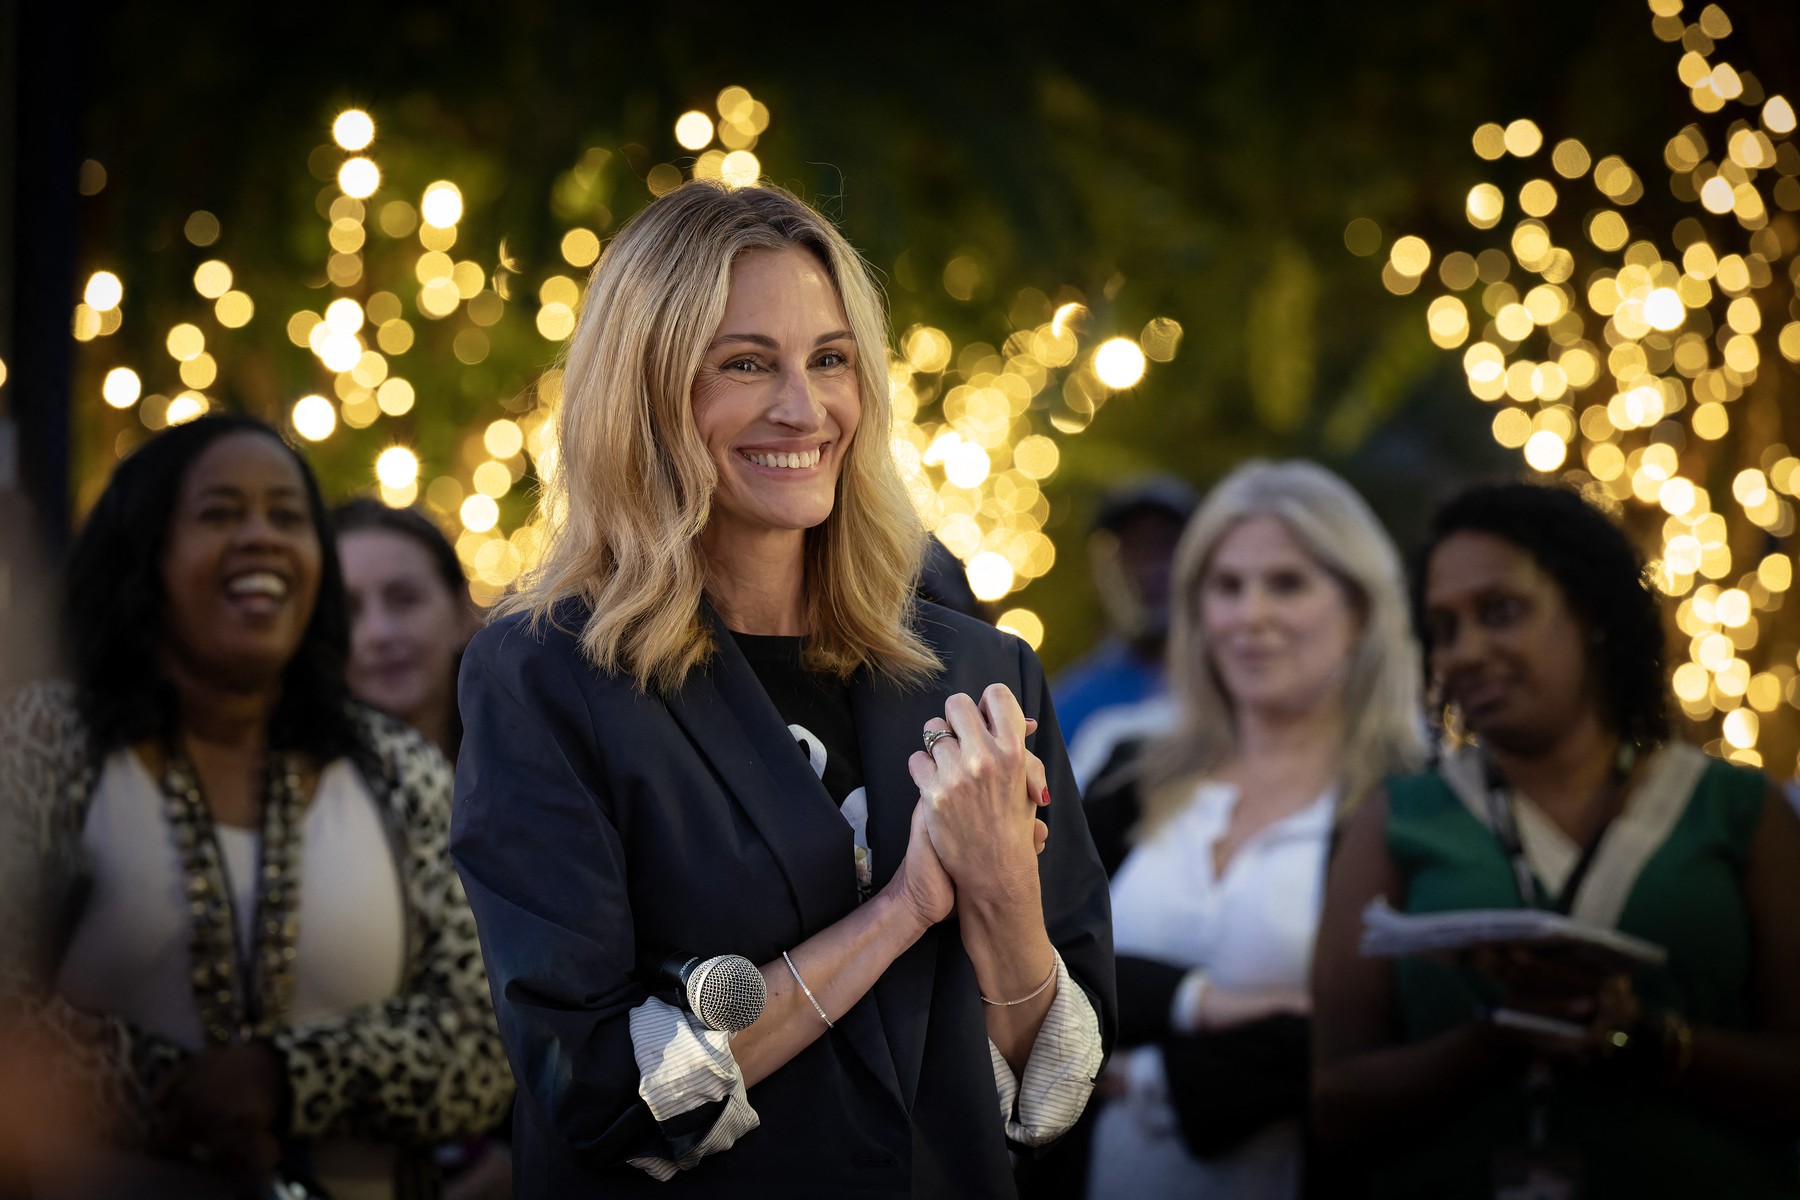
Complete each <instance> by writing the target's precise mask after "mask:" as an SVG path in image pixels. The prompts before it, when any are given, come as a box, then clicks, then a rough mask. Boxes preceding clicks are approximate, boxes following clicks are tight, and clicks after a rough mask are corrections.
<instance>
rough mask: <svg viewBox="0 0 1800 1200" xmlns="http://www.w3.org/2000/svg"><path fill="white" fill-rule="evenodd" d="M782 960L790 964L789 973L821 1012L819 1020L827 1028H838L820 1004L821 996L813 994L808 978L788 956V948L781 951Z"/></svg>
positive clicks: (817, 1011)
mask: <svg viewBox="0 0 1800 1200" xmlns="http://www.w3.org/2000/svg"><path fill="white" fill-rule="evenodd" d="M781 961H782V962H784V963H786V964H787V965H788V973H789V974H790V975H792V976H793V977H794V982H795V983H797V984H799V985H800V990H801V991H803V992H805V993H806V998H807V999H808V1000H811V1001H812V1006H813V1011H814V1012H816V1013H818V1014H819V1020H821V1021H823V1022H825V1028H827V1029H836V1028H837V1026H836V1025H833V1024H832V1023H831V1018H830V1017H828V1016H826V1015H825V1009H824V1008H823V1007H822V1006H821V1005H820V1004H819V998H818V997H817V996H815V995H813V993H812V989H811V988H809V987H807V986H806V980H804V979H802V978H800V968H799V967H796V966H795V965H794V960H793V959H791V958H789V957H788V952H787V951H786V950H783V951H782V952H781Z"/></svg>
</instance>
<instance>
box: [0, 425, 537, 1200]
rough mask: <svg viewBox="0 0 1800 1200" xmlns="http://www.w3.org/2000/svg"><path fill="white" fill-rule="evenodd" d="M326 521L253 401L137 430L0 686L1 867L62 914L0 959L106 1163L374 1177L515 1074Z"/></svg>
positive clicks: (233, 1179) (431, 814)
mask: <svg viewBox="0 0 1800 1200" xmlns="http://www.w3.org/2000/svg"><path fill="white" fill-rule="evenodd" d="M327 528H328V525H327V519H326V514H325V509H324V505H323V503H322V501H321V499H320V496H319V491H318V486H317V484H316V483H315V482H314V480H313V477H312V474H311V473H310V472H309V471H308V470H307V468H306V465H305V463H304V462H303V461H302V460H301V459H300V457H299V456H298V455H297V454H295V453H294V451H293V450H292V449H290V448H289V447H288V446H287V445H286V444H285V443H283V442H282V441H281V440H280V438H279V437H277V436H276V434H275V432H274V431H273V430H271V429H270V428H268V427H267V426H265V425H263V424H261V423H259V422H257V421H254V420H251V419H248V418H244V417H207V418H203V419H201V420H199V421H195V422H193V423H191V424H188V425H183V426H179V427H176V428H174V429H171V430H170V431H168V432H167V433H164V434H162V435H160V436H158V437H157V438H155V439H153V440H152V441H150V442H149V443H147V444H146V445H145V446H144V447H143V448H142V449H140V450H139V451H137V452H136V453H135V454H133V455H132V456H131V457H130V458H129V459H127V460H126V461H125V462H123V463H121V464H120V466H119V468H118V470H117V471H116V472H115V473H114V475H113V478H112V480H111V481H110V483H109V484H108V485H107V488H106V491H105V492H104V493H103V494H102V495H101V497H100V500H99V502H98V504H97V505H96V506H95V508H94V511H93V513H92V515H91V516H90V517H89V518H88V521H87V524H86V526H85V527H84V528H83V530H82V532H81V535H80V537H79V539H78V540H77V542H76V545H75V548H74V551H73V554H72V557H71V561H70V567H69V578H68V606H67V611H68V619H69V631H70V633H71V635H72V637H71V640H72V648H73V658H74V663H75V668H76V670H75V676H76V678H75V681H74V685H73V686H72V687H71V686H69V685H67V684H60V683H51V684H39V685H34V686H33V687H30V688H27V689H26V690H25V691H24V692H22V693H21V694H20V695H19V696H18V697H17V698H16V699H15V700H14V702H13V703H12V704H11V706H10V707H9V708H8V709H7V710H6V711H5V713H4V716H3V718H0V794H4V795H5V797H6V799H7V801H8V802H9V803H11V804H13V805H17V806H21V807H22V808H23V809H24V810H25V812H26V814H27V819H26V822H25V826H24V827H25V828H26V829H28V830H29V831H31V833H32V835H33V836H32V838H31V839H30V841H29V842H28V843H27V844H11V845H8V846H7V847H5V852H6V853H7V855H8V856H9V857H12V858H16V861H12V862H8V863H7V864H5V865H4V869H6V870H8V871H9V872H10V871H14V870H16V871H19V872H22V873H23V872H33V873H35V874H36V875H37V877H38V882H39V884H40V886H39V888H37V889H35V890H36V892H37V894H38V895H39V896H41V897H43V899H44V903H45V910H44V911H45V912H46V913H48V914H50V915H51V916H52V918H53V919H51V920H48V921H40V922H38V923H36V928H37V930H38V931H39V933H40V934H41V935H47V936H45V937H42V939H41V940H42V942H43V944H40V945H38V946H36V947H34V949H35V951H36V953H35V954H32V955H30V956H29V957H27V958H26V959H25V960H24V961H25V962H26V963H29V964H35V965H36V966H37V967H38V968H39V970H38V972H37V974H38V977H37V978H20V977H18V975H17V974H16V973H15V974H14V975H13V977H11V978H6V979H3V980H0V989H3V990H4V991H5V992H6V993H7V994H9V995H11V996H14V997H21V996H22V997H24V998H26V1001H27V1004H28V1008H29V1011H30V1012H31V1013H32V1015H33V1018H34V1021H35V1024H36V1026H37V1028H39V1029H40V1030H41V1031H43V1032H44V1033H45V1034H46V1035H47V1036H49V1037H51V1038H53V1039H55V1040H56V1041H57V1042H59V1043H60V1044H61V1045H62V1046H63V1047H64V1049H65V1050H66V1053H65V1054H64V1055H63V1056H62V1057H63V1059H64V1060H65V1061H66V1062H67V1063H68V1064H70V1070H69V1071H68V1072H67V1077H66V1078H61V1079H57V1080H55V1081H52V1083H53V1086H58V1087H60V1088H64V1089H72V1090H73V1091H75V1092H76V1094H78V1095H80V1096H81V1097H83V1099H84V1100H85V1101H86V1102H87V1103H88V1104H90V1105H91V1106H92V1110H93V1111H94V1113H95V1116H96V1121H97V1123H101V1124H103V1125H105V1126H107V1127H108V1130H109V1132H110V1133H111V1134H112V1135H113V1136H112V1140H113V1141H114V1142H115V1144H117V1145H120V1146H122V1147H123V1148H125V1149H126V1150H127V1151H130V1152H131V1153H132V1155H134V1156H135V1157H127V1158H126V1159H125V1164H126V1165H124V1166H123V1167H122V1168H121V1171H122V1174H123V1175H124V1176H125V1178H122V1179H115V1180H110V1181H108V1182H107V1183H106V1184H105V1185H104V1186H107V1187H120V1186H123V1187H128V1188H132V1187H135V1188H137V1189H138V1190H139V1192H140V1193H145V1194H149V1193H155V1194H170V1195H173V1194H178V1193H179V1194H184V1195H186V1194H207V1193H208V1190H209V1189H212V1190H225V1189H229V1190H231V1191H233V1192H247V1191H249V1190H252V1189H254V1188H256V1187H258V1186H263V1185H266V1183H267V1182H268V1180H269V1179H270V1178H271V1177H273V1176H275V1175H276V1174H278V1173H279V1174H280V1175H281V1176H282V1177H284V1178H286V1179H288V1180H290V1181H293V1180H296V1179H303V1178H312V1179H315V1180H317V1181H319V1182H321V1183H322V1184H323V1185H324V1186H325V1187H326V1188H327V1190H328V1191H329V1192H330V1194H332V1195H333V1196H336V1197H339V1198H340V1200H349V1198H353V1197H371V1198H373V1197H389V1196H393V1195H394V1194H395V1192H396V1189H397V1187H398V1186H399V1185H400V1181H401V1180H402V1179H403V1178H405V1177H406V1172H405V1171H404V1169H403V1168H404V1166H405V1164H408V1163H412V1162H415V1161H419V1162H423V1161H424V1157H425V1156H419V1155H404V1154H402V1153H401V1147H405V1146H420V1147H428V1146H430V1145H431V1144H432V1143H434V1142H437V1141H441V1140H444V1139H446V1138H449V1137H454V1136H458V1135H462V1134H468V1133H473V1132H476V1131H478V1130H480V1129H482V1128H484V1127H485V1126H487V1125H489V1124H491V1123H492V1121H493V1120H494V1119H495V1117H496V1116H497V1115H498V1112H499V1111H500V1110H501V1108H503V1106H504V1104H505V1102H506V1099H507V1096H508V1093H509V1085H508V1080H507V1076H506V1070H505V1066H504V1063H503V1061H502V1059H501V1054H500V1047H499V1040H498V1034H497V1031H496V1029H495V1027H494V1020H493V1014H492V1011H491V1010H490V1008H489V1006H488V1003H487V997H486V990H485V988H484V986H483V979H482V970H481V957H480V953H479V950H478V949H477V946H476V941H475V928H474V922H473V919H472V918H471V916H470V914H469V910H468V905H467V901H466V900H465V899H464V896H463V890H462V886H461V884H460V883H459V882H458V881H457V878H456V875H455V873H454V872H453V871H452V870H451V868H450V864H449V860H448V856H447V854H446V853H445V849H446V845H445V844H446V840H447V837H448V832H449V808H450V790H451V780H450V774H449V771H448V769H447V767H446V765H445V763H444V760H443V758H442V757H441V756H440V755H439V754H438V753H437V752H436V751H435V750H433V749H431V748H430V747H429V746H428V745H426V744H425V742H424V741H423V740H422V739H421V738H419V737H418V736H417V735H416V734H415V733H413V732H412V731H411V730H408V729H405V728H404V727H402V726H401V725H399V724H398V723H397V722H394V721H392V720H390V719H388V718H386V717H383V716H380V715H378V714H376V713H375V712H373V711H371V710H369V709H367V708H364V707H362V706H361V705H358V704H355V703H354V702H352V701H351V699H350V696H349V692H348V691H347V689H346V687H345V683H344V654H345V643H346V636H347V625H348V623H347V621H346V617H345V603H344V595H343V583H342V578H341V574H340V571H339V567H338V559H337V554H336V551H335V549H334V548H333V545H332V543H331V540H330V538H329V537H328V536H327V535H326V532H325V531H326V530H327ZM11 927H12V928H18V927H19V925H18V924H17V923H15V924H14V925H13V926H11ZM145 1152H147V1153H148V1155H149V1156H151V1157H153V1158H158V1159H163V1160H173V1164H182V1163H185V1164H187V1166H186V1168H185V1169H183V1168H182V1167H181V1166H178V1165H172V1164H171V1163H170V1162H164V1163H161V1164H156V1163H152V1162H150V1161H149V1159H147V1158H145V1157H143V1155H144V1153H145ZM196 1167H198V1168H199V1173H196V1170H195V1168H196ZM171 1172H176V1173H175V1174H173V1175H171ZM204 1176H211V1179H210V1181H208V1180H207V1179H206V1178H204ZM146 1189H148V1192H146Z"/></svg>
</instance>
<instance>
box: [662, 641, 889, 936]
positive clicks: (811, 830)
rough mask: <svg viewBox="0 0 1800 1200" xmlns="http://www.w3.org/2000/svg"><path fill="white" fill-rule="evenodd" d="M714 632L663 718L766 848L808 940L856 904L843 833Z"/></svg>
mask: <svg viewBox="0 0 1800 1200" xmlns="http://www.w3.org/2000/svg"><path fill="white" fill-rule="evenodd" d="M715 634H716V640H717V643H718V653H717V654H716V655H715V656H714V658H713V661H712V663H711V664H709V666H708V668H706V669H705V670H701V671H694V672H692V673H690V674H689V675H688V678H687V680H686V682H684V683H683V684H682V685H681V688H680V690H678V691H677V692H676V693H675V694H674V695H672V696H670V697H668V707H669V712H670V713H671V714H672V715H673V716H674V717H675V719H676V721H678V722H679V723H680V724H681V727H682V729H683V730H684V731H685V732H686V733H687V735H688V737H689V739H690V740H692V742H693V743H694V745H695V746H696V747H697V748H698V749H699V751H700V753H701V754H702V755H704V756H705V757H706V759H707V761H708V762H710V763H711V764H712V767H713V770H714V772H715V773H716V774H717V775H718V777H719V781H720V782H721V783H722V784H723V785H724V787H725V790H726V791H728V792H729V793H730V794H731V796H732V798H733V799H734V800H736V801H737V802H738V804H739V805H740V806H741V807H742V808H743V810H744V812H745V813H746V814H747V815H748V816H749V818H750V821H751V823H752V824H754V825H755V826H756V831H757V833H759V834H760V835H761V836H762V839H763V841H764V842H766V843H767V844H768V847H769V850H770V852H771V853H772V854H773V855H774V856H775V861H776V862H777V863H778V864H779V865H780V867H781V872H782V874H783V875H785V876H786V877H787V882H788V886H789V888H790V889H792V891H793V896H794V905H795V907H796V908H798V909H799V910H800V926H801V936H802V937H810V936H812V935H813V934H815V933H817V932H818V931H819V930H821V929H823V928H825V927H826V926H827V925H830V924H831V923H832V922H834V921H836V920H837V919H838V918H840V917H842V916H843V915H844V914H845V913H847V912H849V911H850V910H851V909H853V908H855V907H856V875H855V871H854V870H852V869H851V864H852V863H853V862H854V861H855V859H854V850H853V847H852V842H851V837H850V827H849V826H848V825H846V824H845V823H844V819H843V817H841V816H840V815H839V814H838V811H837V806H836V805H835V804H833V803H832V802H831V796H830V794H829V793H827V792H826V791H825V787H824V785H823V784H822V783H820V782H819V780H818V777H817V776H815V775H814V774H813V773H812V768H811V767H810V766H809V765H808V764H807V762H806V760H805V759H804V758H802V757H801V756H800V754H799V753H798V752H797V751H796V750H795V748H794V739H793V735H792V734H790V733H789V732H788V729H787V725H786V724H785V723H784V722H783V721H782V719H781V714H780V713H778V712H776V711H775V705H774V702H773V701H771V700H770V699H769V695H768V693H767V692H765V691H763V688H762V684H761V683H759V682H758V681H757V678H756V673H755V672H754V671H752V670H751V669H750V664H749V663H748V662H746V661H745V659H744V656H743V654H742V652H741V651H739V650H738V647H737V643H736V642H735V641H733V640H732V637H731V634H730V632H729V631H727V630H726V629H725V628H724V627H723V626H719V625H717V624H716V618H715ZM834 868H835V869H834Z"/></svg>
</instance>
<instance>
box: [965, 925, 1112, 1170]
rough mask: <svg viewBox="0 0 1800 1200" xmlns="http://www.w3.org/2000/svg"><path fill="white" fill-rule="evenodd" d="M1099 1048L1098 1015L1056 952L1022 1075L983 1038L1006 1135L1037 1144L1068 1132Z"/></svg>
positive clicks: (1083, 1103) (1087, 1090) (1083, 1101)
mask: <svg viewBox="0 0 1800 1200" xmlns="http://www.w3.org/2000/svg"><path fill="white" fill-rule="evenodd" d="M1104 1054H1105V1048H1104V1046H1103V1045H1102V1043H1101V1041H1100V1018H1099V1017H1098V1016H1097V1015H1095V1013H1094V1006H1093V1005H1092V1004H1091V1003H1090V1002H1089V1001H1088V998H1087V993H1086V992H1084V991H1082V990H1081V988H1080V987H1079V986H1078V985H1077V984H1076V983H1075V981H1074V979H1072V978H1070V976H1069V968H1068V967H1067V966H1065V965H1064V964H1063V960H1062V955H1061V954H1057V955H1056V999H1055V1000H1053V1001H1051V1002H1050V1011H1049V1012H1048V1013H1046V1014H1045V1016H1044V1024H1043V1025H1042V1026H1041V1027H1040V1028H1039V1029H1038V1035H1037V1040H1036V1041H1034V1042H1032V1044H1031V1057H1029V1058H1027V1059H1026V1060H1025V1074H1024V1077H1023V1078H1015V1077H1014V1076H1013V1071H1012V1068H1011V1067H1009V1066H1007V1064H1006V1059H1005V1058H1003V1057H1002V1056H1001V1054H1000V1048H999V1047H998V1046H996V1045H994V1043H993V1042H991V1041H990V1042H988V1055H989V1057H990V1058H992V1059H993V1063H994V1088H995V1090H996V1091H998V1092H999V1094H1000V1119H1001V1121H1002V1122H1004V1123H1005V1126H1006V1136H1007V1137H1008V1138H1010V1139H1012V1140H1013V1141H1015V1142H1017V1143H1019V1144H1020V1145H1024V1146H1042V1145H1044V1144H1045V1143H1046V1142H1051V1141H1054V1140H1055V1139H1057V1138H1059V1137H1061V1136H1062V1135H1063V1134H1065V1133H1067V1132H1068V1131H1069V1129H1070V1127H1072V1126H1073V1125H1074V1124H1075V1121H1076V1119H1077V1118H1079V1117H1080V1116H1081V1110H1082V1109H1084V1108H1086V1107H1087V1101H1088V1096H1089V1094H1091V1093H1092V1092H1093V1090H1094V1078H1095V1076H1097V1075H1099V1073H1100V1060H1101V1058H1102V1057H1104Z"/></svg>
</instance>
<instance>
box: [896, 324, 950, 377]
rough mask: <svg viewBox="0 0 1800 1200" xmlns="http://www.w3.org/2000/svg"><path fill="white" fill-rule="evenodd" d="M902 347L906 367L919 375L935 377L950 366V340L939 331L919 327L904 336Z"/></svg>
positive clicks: (928, 327)
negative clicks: (909, 367) (908, 366)
mask: <svg viewBox="0 0 1800 1200" xmlns="http://www.w3.org/2000/svg"><path fill="white" fill-rule="evenodd" d="M902 345H903V348H904V350H905V353H906V361H907V363H908V365H910V366H911V367H912V369H913V370H915V371H917V372H919V373H920V374H924V375H935V374H937V373H938V372H939V371H942V370H943V369H944V368H945V367H947V366H949V365H950V351H951V345H950V339H949V337H947V336H946V335H945V334H944V332H943V330H941V329H933V328H932V327H931V326H929V325H920V326H918V327H916V328H914V329H913V330H912V331H911V332H909V333H908V334H907V335H906V340H905V341H904V343H903V344H902Z"/></svg>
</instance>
